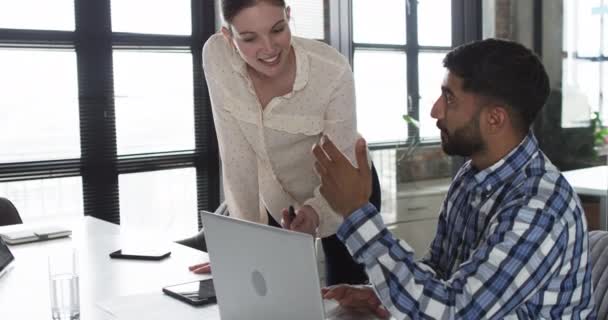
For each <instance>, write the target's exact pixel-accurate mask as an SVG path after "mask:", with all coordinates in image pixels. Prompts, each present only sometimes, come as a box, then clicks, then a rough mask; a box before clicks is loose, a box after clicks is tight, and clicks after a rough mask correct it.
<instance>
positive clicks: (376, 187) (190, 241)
mask: <svg viewBox="0 0 608 320" xmlns="http://www.w3.org/2000/svg"><path fill="white" fill-rule="evenodd" d="M371 169H372V194H371V196H370V197H369V202H370V203H371V204H373V205H374V206H375V207H376V209H378V211H380V207H381V203H382V190H381V189H380V179H379V178H378V173H377V172H376V167H375V166H374V163H372V168H371ZM215 214H221V215H225V216H227V215H229V213H228V205H227V204H226V202H223V203H222V204H220V206H219V207H217V209H216V210H215ZM204 230H205V228H204V227H203V229H201V230H200V231H199V232H198V233H197V234H196V235H194V236H192V237H190V238H186V239H182V240H178V241H175V242H177V243H179V244H182V245H185V246H187V247H190V248H194V249H197V250H201V251H205V252H207V242H206V241H205V234H204Z"/></svg>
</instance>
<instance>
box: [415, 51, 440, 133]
mask: <svg viewBox="0 0 608 320" xmlns="http://www.w3.org/2000/svg"><path fill="white" fill-rule="evenodd" d="M445 54H446V53H445V52H424V53H420V54H419V55H418V63H419V67H418V74H419V84H420V85H419V87H420V107H419V110H420V113H419V115H420V137H421V138H422V139H438V138H439V136H440V131H439V129H437V126H436V125H435V123H436V120H435V119H433V118H431V109H432V108H433V104H434V103H435V101H436V100H437V98H438V97H439V95H441V83H442V81H443V78H444V76H445V68H444V67H443V57H445Z"/></svg>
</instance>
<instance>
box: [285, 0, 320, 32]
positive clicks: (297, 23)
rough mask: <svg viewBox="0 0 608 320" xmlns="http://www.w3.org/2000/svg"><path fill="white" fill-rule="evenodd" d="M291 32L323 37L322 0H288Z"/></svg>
mask: <svg viewBox="0 0 608 320" xmlns="http://www.w3.org/2000/svg"><path fill="white" fill-rule="evenodd" d="M287 5H289V7H290V8H291V21H290V24H291V29H292V30H291V32H292V33H293V34H294V35H296V36H300V37H304V38H310V39H325V12H324V8H323V0H290V1H288V2H287Z"/></svg>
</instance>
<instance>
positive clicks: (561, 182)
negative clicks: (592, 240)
mask: <svg viewBox="0 0 608 320" xmlns="http://www.w3.org/2000/svg"><path fill="white" fill-rule="evenodd" d="M338 237H339V238H340V239H341V240H342V241H343V242H344V243H345V244H346V246H347V247H348V250H349V251H350V253H351V254H352V255H353V257H354V258H355V259H356V261H358V262H360V263H363V264H365V268H366V271H367V273H368V275H369V278H370V281H371V283H372V285H373V287H374V290H375V291H376V294H377V295H378V297H379V298H380V300H381V301H382V303H383V304H384V306H386V307H387V309H388V310H389V312H390V313H391V314H392V315H393V316H394V317H395V318H398V319H404V318H412V319H430V318H435V319H452V318H461V319H479V318H490V319H502V318H515V319H539V318H544V319H555V318H567V319H595V318H596V314H595V308H594V302H593V296H592V287H591V269H590V264H589V261H588V239H587V223H586V221H585V217H584V214H583V210H582V209H581V205H580V201H579V199H578V197H577V196H576V194H575V193H574V191H573V189H572V187H571V186H570V185H569V184H568V182H567V181H566V180H565V179H564V177H563V176H562V175H561V174H560V172H559V171H558V170H557V168H555V166H553V164H551V162H550V161H549V159H547V158H546V156H545V155H544V154H543V153H542V152H541V151H540V149H539V148H538V142H537V141H536V138H535V137H534V135H533V134H531V133H530V134H528V136H527V137H526V138H525V139H524V140H523V141H522V143H521V144H520V145H519V146H518V147H517V148H515V149H514V150H512V151H511V152H510V153H509V154H508V155H507V156H505V157H504V158H503V159H501V160H500V161H498V162H497V163H496V164H494V165H492V166H491V167H489V168H487V169H485V170H483V171H478V170H476V169H475V168H474V167H473V166H472V165H471V162H470V161H469V162H467V163H465V164H464V165H463V167H462V168H461V169H460V170H459V172H458V174H457V175H456V177H455V178H454V181H453V182H452V184H451V186H450V189H449V191H448V194H447V197H446V200H445V201H444V203H443V207H442V210H441V214H440V217H439V222H438V225H437V234H436V235H435V239H434V240H433V242H432V244H431V248H430V251H429V252H428V253H427V255H426V256H425V257H424V258H423V259H422V260H421V261H418V262H416V261H415V260H414V252H413V250H412V248H411V247H410V246H409V245H408V244H407V243H406V242H405V241H403V240H398V239H396V238H395V237H394V236H393V234H391V232H390V231H388V230H387V229H386V227H385V225H384V223H383V221H382V218H381V217H380V214H379V213H378V212H377V211H376V208H375V207H374V206H372V205H371V204H367V205H366V206H364V207H363V208H360V209H359V210H357V211H355V212H354V213H353V214H352V215H350V216H349V217H348V218H347V219H345V220H344V223H343V224H342V225H341V226H340V229H339V230H338Z"/></svg>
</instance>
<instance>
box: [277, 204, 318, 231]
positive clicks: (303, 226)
mask: <svg viewBox="0 0 608 320" xmlns="http://www.w3.org/2000/svg"><path fill="white" fill-rule="evenodd" d="M281 213H282V214H283V219H282V220H281V225H282V226H283V228H285V229H288V230H293V231H298V232H302V233H308V234H310V235H312V236H313V237H314V236H316V234H317V228H318V227H319V215H318V214H317V212H316V211H315V209H313V208H312V207H311V206H309V205H305V206H303V207H301V208H300V209H298V210H296V217H295V218H294V219H293V220H292V219H291V218H290V217H289V210H288V209H287V208H284V209H283V211H282V212H281Z"/></svg>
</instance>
